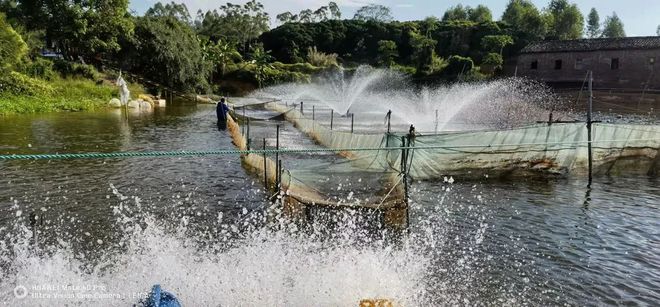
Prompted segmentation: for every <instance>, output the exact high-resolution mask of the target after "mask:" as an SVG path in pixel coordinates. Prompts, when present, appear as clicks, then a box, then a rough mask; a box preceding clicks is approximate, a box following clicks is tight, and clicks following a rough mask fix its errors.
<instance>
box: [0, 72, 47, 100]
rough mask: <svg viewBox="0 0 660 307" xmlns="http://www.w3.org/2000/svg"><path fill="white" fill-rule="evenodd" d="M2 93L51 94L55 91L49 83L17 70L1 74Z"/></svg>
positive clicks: (0, 85)
mask: <svg viewBox="0 0 660 307" xmlns="http://www.w3.org/2000/svg"><path fill="white" fill-rule="evenodd" d="M0 93H2V94H4V95H25V96H36V95H42V96H45V95H50V94H52V93H53V88H51V87H50V86H49V85H48V83H46V82H44V81H41V80H39V79H35V78H30V77H28V76H26V75H23V74H21V73H17V72H15V71H12V72H9V73H7V74H2V75H0Z"/></svg>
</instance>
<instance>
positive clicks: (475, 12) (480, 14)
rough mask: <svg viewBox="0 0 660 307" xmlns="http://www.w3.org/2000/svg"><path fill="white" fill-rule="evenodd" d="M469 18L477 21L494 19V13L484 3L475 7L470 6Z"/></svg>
mask: <svg viewBox="0 0 660 307" xmlns="http://www.w3.org/2000/svg"><path fill="white" fill-rule="evenodd" d="M468 18H469V19H470V21H474V22H477V23H482V22H489V21H493V13H491V11H490V9H489V8H488V7H486V6H484V5H481V4H480V5H477V7H475V8H468Z"/></svg>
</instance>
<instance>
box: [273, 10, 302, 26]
mask: <svg viewBox="0 0 660 307" xmlns="http://www.w3.org/2000/svg"><path fill="white" fill-rule="evenodd" d="M275 19H277V21H279V22H280V23H282V24H285V23H289V22H296V21H298V15H293V14H292V13H291V12H284V13H282V14H278V15H277V16H275Z"/></svg>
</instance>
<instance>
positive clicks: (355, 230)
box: [0, 189, 515, 306]
mask: <svg viewBox="0 0 660 307" xmlns="http://www.w3.org/2000/svg"><path fill="white" fill-rule="evenodd" d="M113 193H114V195H115V197H116V200H114V202H118V203H119V204H118V205H116V206H114V207H113V212H114V215H115V219H116V224H117V225H116V227H115V228H116V229H115V230H114V233H113V234H110V235H109V234H107V233H99V234H90V233H88V232H84V231H82V230H79V225H80V223H83V224H84V223H87V222H88V221H77V220H75V218H73V217H67V216H60V217H57V218H54V219H52V220H47V221H45V222H43V226H41V227H37V228H35V229H33V228H31V227H28V226H26V225H27V223H28V221H29V217H26V216H25V214H22V215H20V216H19V217H17V219H16V220H15V221H14V222H13V223H12V224H11V225H10V226H9V227H5V228H0V236H1V237H2V238H3V239H1V240H0V260H1V262H0V263H1V264H2V265H1V266H0V302H4V303H5V304H8V305H11V306H52V305H53V304H55V305H59V304H68V305H74V306H75V305H77V306H88V305H95V306H109V305H113V306H116V305H131V304H134V303H136V302H137V301H139V299H140V298H142V297H144V296H145V295H146V292H148V291H149V289H150V287H151V285H153V284H161V285H162V287H163V289H166V290H167V291H170V292H172V293H174V294H176V295H177V297H179V299H180V300H181V301H182V302H183V304H184V305H187V306H212V305H213V306H215V305H218V304H220V305H221V306H358V305H359V302H360V301H361V300H363V299H389V300H392V301H394V302H395V304H397V306H424V305H436V304H438V303H442V304H447V303H449V302H453V303H452V304H466V305H469V304H470V302H474V301H475V300H479V298H477V297H474V293H475V292H476V291H471V290H470V289H471V288H472V287H479V285H478V283H474V286H470V284H472V281H471V279H473V278H477V277H475V276H473V274H466V273H467V272H469V271H471V270H472V266H473V265H474V263H475V262H476V261H479V260H478V257H476V256H472V255H467V254H465V250H467V248H469V250H470V253H473V252H474V251H476V250H478V245H479V244H480V240H483V232H484V231H485V228H483V227H482V228H480V229H476V230H474V234H473V236H474V238H475V239H474V241H475V242H476V243H469V244H466V245H465V250H463V248H461V249H460V250H459V251H457V252H456V253H455V254H456V256H457V257H458V259H457V260H456V261H457V262H451V263H449V264H443V263H442V262H443V258H445V257H449V256H451V255H452V254H454V253H453V252H449V253H445V252H443V250H445V249H449V248H450V247H444V246H445V238H444V236H443V235H442V234H441V233H438V231H439V230H441V229H442V224H443V222H442V217H440V215H438V214H435V215H434V216H437V217H438V220H435V219H430V220H426V221H422V222H420V223H419V224H418V226H417V227H419V228H413V229H411V231H410V233H409V234H406V235H403V236H402V235H401V234H392V233H389V232H388V231H385V230H384V229H377V230H376V233H377V235H376V234H374V230H373V229H369V228H368V227H365V226H364V225H365V224H367V223H370V222H373V218H372V217H369V216H367V217H365V216H363V215H362V214H358V213H356V212H350V211H347V212H342V213H332V214H328V215H324V216H323V218H321V219H319V220H318V221H314V222H312V223H311V224H306V225H305V226H303V227H299V226H297V225H296V224H291V223H290V221H289V220H288V219H287V218H284V217H281V216H278V215H277V213H278V212H277V210H276V212H275V217H273V216H271V215H263V214H260V213H258V212H252V213H248V212H247V210H240V213H239V214H238V216H237V217H234V218H229V217H228V216H227V215H225V214H213V216H210V217H208V219H206V218H205V217H201V216H200V215H199V214H195V213H194V212H190V213H189V214H184V215H182V216H179V217H176V218H164V217H157V216H156V215H154V214H153V213H143V212H145V211H148V210H146V208H147V207H149V206H147V205H146V204H142V203H141V200H140V198H139V197H137V196H134V197H128V196H124V195H122V194H121V193H120V192H119V191H116V189H113ZM154 206H155V204H154ZM21 207H22V205H21V204H20V203H17V202H16V203H15V204H14V206H13V208H12V210H14V211H15V212H19V210H20V209H21ZM271 214H272V212H271ZM479 214H480V215H481V213H479ZM321 215H323V214H322V213H321ZM322 219H326V220H329V221H330V224H331V225H330V226H329V225H328V224H327V223H326V222H322V221H321V220H322ZM38 224H39V223H38ZM463 232H465V233H466V234H468V233H469V232H470V230H465V229H464V230H463ZM388 233H389V234H388ZM469 236H470V235H469V234H468V237H469ZM480 238H481V239H480ZM450 240H452V239H451V238H450ZM454 249H455V248H454V247H451V248H450V250H454ZM461 250H462V251H461ZM452 261H453V260H452ZM448 266H449V267H450V268H449V267H448ZM443 268H444V269H443ZM457 268H463V269H464V270H466V271H463V273H461V271H460V269H458V270H457ZM438 272H445V273H440V274H439V273H438ZM445 275H446V276H445ZM17 291H18V292H17ZM22 291H23V292H22ZM23 294H25V295H23ZM502 295H504V296H506V295H508V294H506V293H504V294H502ZM507 300H509V301H511V302H513V301H515V300H514V299H507Z"/></svg>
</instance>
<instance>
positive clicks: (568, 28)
mask: <svg viewBox="0 0 660 307" xmlns="http://www.w3.org/2000/svg"><path fill="white" fill-rule="evenodd" d="M546 18H547V20H548V25H549V28H550V29H549V30H550V31H549V33H548V36H550V38H553V39H578V38H580V37H582V33H583V31H584V17H583V16H582V13H580V9H579V8H578V7H577V5H576V4H569V3H568V0H552V1H550V4H549V5H548V9H547V14H546Z"/></svg>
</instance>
